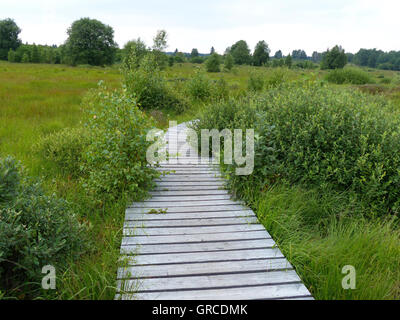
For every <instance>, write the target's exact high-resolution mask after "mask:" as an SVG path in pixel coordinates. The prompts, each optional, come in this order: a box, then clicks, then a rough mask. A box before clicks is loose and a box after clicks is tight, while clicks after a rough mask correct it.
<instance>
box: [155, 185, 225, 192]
mask: <svg viewBox="0 0 400 320" xmlns="http://www.w3.org/2000/svg"><path fill="white" fill-rule="evenodd" d="M211 190H219V191H226V190H225V188H224V185H223V184H215V185H199V186H197V185H192V186H188V185H186V186H182V185H176V184H173V185H168V184H165V185H164V186H158V187H156V188H155V189H154V192H164V191H171V192H172V191H182V192H189V191H211Z"/></svg>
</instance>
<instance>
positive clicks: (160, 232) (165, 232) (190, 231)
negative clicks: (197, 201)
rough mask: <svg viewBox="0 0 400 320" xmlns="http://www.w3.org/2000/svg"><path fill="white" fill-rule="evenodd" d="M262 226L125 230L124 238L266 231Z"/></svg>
mask: <svg viewBox="0 0 400 320" xmlns="http://www.w3.org/2000/svg"><path fill="white" fill-rule="evenodd" d="M264 230H265V228H264V227H263V226H262V225H261V224H252V225H246V224H239V225H233V226H203V227H178V228H124V231H123V233H124V236H135V237H136V236H155V237H158V236H172V235H194V234H209V233H230V232H249V231H264Z"/></svg>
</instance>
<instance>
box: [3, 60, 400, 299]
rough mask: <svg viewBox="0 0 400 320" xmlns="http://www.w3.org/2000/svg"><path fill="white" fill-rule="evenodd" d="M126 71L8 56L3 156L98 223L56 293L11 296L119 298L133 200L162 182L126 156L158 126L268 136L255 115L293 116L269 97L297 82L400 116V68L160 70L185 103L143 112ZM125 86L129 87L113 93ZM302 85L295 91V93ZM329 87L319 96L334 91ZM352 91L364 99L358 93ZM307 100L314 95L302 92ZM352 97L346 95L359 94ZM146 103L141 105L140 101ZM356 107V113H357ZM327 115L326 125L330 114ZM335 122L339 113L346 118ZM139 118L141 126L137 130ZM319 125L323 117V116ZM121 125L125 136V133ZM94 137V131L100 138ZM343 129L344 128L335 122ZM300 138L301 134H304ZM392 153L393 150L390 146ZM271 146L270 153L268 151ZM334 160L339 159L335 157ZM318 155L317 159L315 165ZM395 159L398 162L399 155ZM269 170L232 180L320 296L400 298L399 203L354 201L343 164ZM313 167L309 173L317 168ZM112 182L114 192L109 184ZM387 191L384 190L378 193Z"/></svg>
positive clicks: (85, 219) (26, 290)
mask: <svg viewBox="0 0 400 320" xmlns="http://www.w3.org/2000/svg"><path fill="white" fill-rule="evenodd" d="M119 67H120V66H112V67H106V68H101V67H88V66H78V67H68V66H64V65H46V64H40V65H39V64H14V63H8V62H0V158H4V157H6V156H8V155H11V156H13V157H14V158H15V159H17V160H18V161H21V163H22V165H23V166H24V167H25V170H26V172H27V174H28V175H29V176H32V177H34V178H37V179H40V180H41V181H42V183H43V187H44V189H45V192H46V193H48V194H52V193H54V194H56V195H57V197H60V198H64V199H66V200H67V201H69V203H70V204H71V207H72V210H73V211H74V212H75V213H77V218H78V220H79V222H80V223H82V224H84V225H86V226H87V231H86V233H87V235H88V238H90V239H91V241H90V243H91V244H90V248H89V249H88V250H85V251H83V252H82V253H81V254H80V256H79V257H78V258H76V257H75V258H73V259H72V258H71V260H68V263H67V266H63V267H62V268H61V270H62V272H60V273H58V274H57V276H58V278H57V281H58V282H57V291H56V292H45V291H42V290H38V289H32V286H26V287H25V286H18V287H16V288H11V289H9V290H8V291H7V292H2V290H1V288H0V297H1V296H2V295H4V297H6V298H10V299H13V298H17V299H24V298H32V297H33V298H39V299H40V298H44V299H113V298H114V294H115V287H114V286H115V275H116V271H117V265H118V258H119V246H120V241H121V237H122V224H123V219H124V209H125V206H126V203H127V202H128V201H130V200H131V199H132V198H134V199H140V198H143V197H145V192H144V193H143V192H142V191H145V190H148V189H149V188H150V184H149V181H147V179H148V178H146V177H143V176H142V175H141V173H140V172H138V171H137V170H132V171H131V172H130V173H129V174H126V171H123V170H122V168H124V170H125V168H127V167H128V168H130V162H128V161H131V160H129V159H128V158H129V157H128V156H127V157H126V158H123V157H122V156H121V157H120V155H121V154H125V153H126V154H127V155H128V154H131V153H132V152H135V151H136V152H137V150H139V153H140V151H141V150H142V151H143V150H145V145H144V144H142V142H140V141H136V140H135V137H140V136H142V135H143V134H144V133H145V129H146V130H147V128H151V127H153V126H157V127H161V128H165V127H166V126H167V125H168V121H169V120H177V121H178V122H183V121H187V120H192V119H197V118H200V120H201V121H200V126H203V127H210V126H212V127H213V128H214V127H216V128H220V127H221V126H223V125H231V126H234V125H236V124H237V123H235V122H234V121H239V123H240V124H241V125H243V123H246V124H247V125H248V127H256V128H258V129H260V130H261V131H262V132H263V134H266V132H268V128H266V127H263V126H262V125H260V124H256V121H255V118H257V117H255V118H251V116H252V115H253V111H254V110H256V111H257V112H259V114H264V113H265V114H267V112H266V110H270V112H271V113H270V114H271V116H276V118H274V119H275V120H277V121H278V120H279V121H282V123H284V122H285V121H287V118H284V114H283V113H279V110H276V109H274V108H273V107H271V106H268V108H270V109H265V108H266V107H265V105H267V103H264V102H263V101H266V100H263V99H267V98H268V93H270V94H271V95H272V96H271V98H272V100H273V99H277V100H276V101H277V103H276V105H277V106H279V101H285V100H284V99H281V98H279V99H278V98H277V97H279V95H282V94H285V95H284V96H290V94H287V93H288V91H282V92H281V91H279V90H288V89H285V85H290V84H292V85H294V86H295V87H296V88H303V87H304V88H305V89H304V90H309V89H307V88H308V86H313V85H316V86H320V87H324V88H328V89H327V90H338V91H332V93H331V94H332V95H331V96H329V97H331V99H336V98H332V96H333V97H335V96H336V93H338V97H341V94H342V93H341V92H342V91H341V90H349V92H357V94H358V93H359V92H361V93H360V94H361V95H362V98H360V101H362V102H364V101H368V100H371V99H372V100H373V99H375V98H377V99H381V100H379V103H378V102H377V104H376V107H380V106H382V105H384V104H385V103H386V102H383V101H387V102H388V103H389V104H390V106H389V107H387V108H386V107H385V110H384V113H385V117H386V116H389V117H393V118H396V119H397V117H399V114H398V110H400V74H399V72H395V71H383V70H376V69H368V68H359V67H355V66H352V67H346V68H345V70H346V71H345V72H346V73H345V74H337V75H332V74H331V73H332V72H331V71H325V70H319V69H310V70H308V69H300V68H293V69H286V68H265V67H254V66H235V67H234V68H233V70H231V71H223V72H220V73H206V72H205V71H204V66H203V65H199V64H192V63H176V64H175V65H174V66H172V67H167V68H166V69H165V70H163V71H162V72H161V73H160V75H161V76H160V77H162V78H160V79H163V80H162V81H165V87H163V88H161V89H160V88H157V90H159V91H157V93H158V94H159V92H161V95H163V94H165V93H164V91H162V90H167V92H168V94H169V93H171V95H172V96H173V98H174V99H175V98H176V99H180V100H182V101H183V102H182V105H183V106H184V107H183V109H182V110H179V111H177V110H174V108H169V107H164V106H160V107H157V108H154V109H153V108H141V111H139V108H137V103H136V100H134V99H133V98H131V97H130V96H129V95H128V94H127V93H126V92H125V91H124V90H123V89H121V87H122V86H121V82H123V72H122V73H121V72H120V69H119ZM355 70H356V71H355ZM147 76H149V77H151V76H152V75H148V74H145V73H144V77H143V78H140V79H137V78H132V80H131V81H132V83H133V85H132V88H131V89H129V88H128V89H127V90H132V91H134V92H136V91H137V92H139V89H140V88H142V87H140V85H142V84H143V83H146V82H143V81H144V80H147V78H146V77H147ZM143 79H144V80H143ZM101 80H102V81H103V83H104V85H105V86H106V87H104V88H98V86H97V84H98V83H99V81H101ZM139 80H140V81H142V82H140V81H139ZM160 81H161V80H160ZM149 83H150V82H149ZM96 88H98V89H96ZM165 88H166V89H165ZM280 88H283V89H280ZM114 89H117V90H116V91H114V93H111V92H113V90H114ZM160 90H161V91H160ZM274 90H276V91H274ZM322 90H325V89H322ZM295 91H296V90H295V89H293V90H292V91H290V92H295ZM305 92H306V93H307V92H308V91H305ZM324 92H325V91H323V92H322V93H321V96H317V97H320V98H321V97H323V95H324V94H325V93H324ZM329 92H330V91H329ZM263 95H266V96H263ZM348 95H349V96H351V97H353V95H352V93H348ZM141 97H142V96H140V95H139V97H138V101H141V100H140V98H141ZM299 97H304V95H302V93H299ZM343 97H344V100H346V99H345V98H346V97H348V96H346V95H345V96H343ZM356 98H357V97H356ZM356 98H354V99H356ZM171 99H172V98H171ZM249 99H250V100H249ZM363 99H364V100H363ZM322 100H323V99H322V98H321V101H322ZM330 101H337V100H330ZM286 102H287V105H290V104H291V101H290V100H287V101H286ZM138 105H139V107H141V106H140V103H138ZM299 105H301V101H300V102H296V103H295V104H294V105H293V108H294V109H293V110H289V111H290V112H295V110H297V109H295V108H296V107H297V106H299ZM132 106H135V108H133V107H132ZM281 107H282V108H283V107H286V105H281ZM358 107H360V108H361V107H362V106H358V105H357V103H355V104H354V106H353V105H352V108H358ZM235 108H236V109H235ZM310 108H311V105H310ZM346 108H347V106H346ZM371 108H373V106H372V107H371ZM221 110H222V111H221ZM240 110H242V111H240ZM346 110H347V109H346ZM351 110H353V109H351ZM88 112H89V115H88ZM90 112H92V113H90ZM113 112H115V115H114V114H113ZM219 112H222V114H223V117H221V118H218V114H220V113H219ZM142 113H143V114H142ZM254 114H255V113H254ZM349 114H351V115H353V113H351V112H350V113H349ZM265 117H266V118H265V119H266V121H267V120H268V121H271V119H269V118H268V115H266V116H265ZM321 117H322V116H321ZM126 119H130V120H131V123H129V124H126V121H125V120H126ZM232 119H233V120H232ZM321 119H323V120H324V121H325V120H326V119H325V118H323V117H322V118H321ZM332 119H335V117H334V115H332ZM344 119H346V117H345V116H344ZM328 120H329V119H328ZM328 120H327V121H328ZM240 121H243V122H240ZM321 121H322V120H321ZM132 123H137V126H135V125H133V124H132ZM266 123H267V122H266ZM295 123H296V126H298V127H300V126H301V125H302V122H301V119H300V120H298V121H297V122H295ZM324 124H327V122H324ZM318 125H320V124H319V123H316V126H318ZM346 125H347V123H346ZM124 126H125V127H124ZM139 126H140V128H139ZM116 128H118V129H120V132H117V133H116V132H115V131H116ZM346 128H347V127H346ZM74 130H75V131H74ZM117 131H119V130H117ZM91 132H94V136H92V134H91ZM121 132H122V133H123V134H122V137H121ZM332 132H333V133H335V134H336V131H335V130H334V129H332ZM295 133H296V132H294V131H293V132H291V134H293V136H294V134H295ZM301 134H303V135H304V141H309V140H310V137H307V136H306V134H305V133H302V132H299V133H298V135H301ZM371 135H372V134H371ZM280 137H281V138H280V139H281V140H279V139H278V140H276V142H277V143H281V142H282V141H283V142H282V144H283V143H287V144H288V145H289V143H288V142H285V141H284V139H283V138H282V137H284V134H281V136H280ZM307 139H308V140H307ZM326 139H328V138H326ZM127 140H128V141H134V140H135V143H137V144H136V145H135V146H134V149H133V150H130V149H129V146H127V145H125V143H126V141H127ZM294 140H296V139H294ZM109 141H119V142H121V143H120V145H122V146H123V147H121V149H115V145H112V144H111V143H110V142H109ZM264 142H265V145H267V144H268V140H265V141H264ZM296 143H298V147H299V148H300V147H302V146H303V145H302V143H303V142H302V141H301V140H296ZM118 145H119V144H118ZM346 146H347V145H346ZM350 146H351V145H350ZM347 147H348V146H347ZM122 148H123V149H122ZM388 148H389V149H390V145H388ZM305 149H306V148H305ZM49 150H50V151H51V152H49ZM99 150H107V151H108V152H110V154H111V155H114V156H115V155H118V157H120V158H118V161H117V162H115V163H114V162H111V158H113V157H112V156H110V155H108V154H102V153H101V152H100V151H99ZM260 150H262V152H266V151H265V150H264V149H260ZM339 151H340V150H339ZM388 154H389V155H391V153H390V152H389V153H386V154H385V155H388ZM267 155H268V154H267ZM332 155H335V156H336V154H334V153H332ZM274 156H275V155H274ZM311 156H314V154H311V155H310V158H309V159H307V161H308V160H310V159H311ZM393 158H394V159H397V158H395V157H394V156H393ZM299 159H300V158H299ZM135 161H139V160H135ZM140 161H142V160H140ZM276 161H277V162H276V163H277V168H278V167H279V166H281V165H282V163H285V164H288V163H289V162H284V161H289V160H288V159H286V158H284V157H282V155H279V157H278V158H277V159H276ZM396 161H397V160H396ZM338 163H340V161H339V160H338ZM394 163H397V162H394ZM101 164H106V165H110V167H111V166H112V168H113V169H112V170H107V168H110V167H104V168H103V170H100V169H98V167H101ZM257 166H258V167H260V168H258V169H259V170H260V171H257V173H258V177H263V178H264V177H265V179H264V180H261V181H259V180H257V179H255V180H253V178H254V177H250V178H248V179H247V180H246V179H243V180H240V179H235V178H233V177H232V176H230V175H229V170H230V168H224V169H225V171H226V172H227V177H228V178H230V179H231V183H230V186H231V189H232V191H233V192H234V193H235V194H236V195H237V196H238V197H241V198H242V199H244V200H245V201H246V202H247V203H248V204H249V205H250V206H251V207H252V208H254V210H255V211H256V213H257V214H258V216H259V218H260V221H261V222H262V223H263V224H264V225H265V226H266V227H267V229H268V230H269V232H270V233H271V234H272V236H273V237H274V239H275V240H276V242H277V244H278V245H279V246H280V248H281V250H282V251H283V252H284V254H285V255H286V256H287V257H288V259H289V261H290V262H291V263H292V264H293V265H294V267H295V268H296V270H297V271H298V273H299V275H300V276H301V278H302V280H303V281H304V282H305V284H306V285H307V286H308V288H309V289H310V290H311V292H312V294H313V295H314V296H315V298H317V299H398V298H399V297H400V291H399V283H400V272H399V268H398V266H399V265H398V261H400V231H399V228H398V219H397V218H396V217H398V213H397V211H396V210H397V207H395V206H394V205H393V208H390V210H389V209H388V210H386V211H385V209H384V206H385V205H386V203H384V202H379V201H377V202H376V203H377V205H376V208H373V209H371V207H370V206H368V204H369V203H370V202H371V203H372V200H376V198H374V197H371V198H366V199H360V198H358V196H356V195H357V194H358V193H357V192H359V191H358V190H355V191H354V197H353V198H351V197H349V196H348V194H347V193H348V190H346V188H348V186H349V185H343V186H342V185H340V187H338V188H336V185H335V182H334V181H333V180H332V179H331V178H330V177H331V176H332V175H333V173H332V172H331V171H329V173H327V177H329V178H326V180H323V181H322V180H312V179H310V180H301V179H297V180H291V178H290V177H289V178H288V176H284V174H285V173H286V172H283V171H279V170H278V169H277V171H276V172H272V173H271V172H269V171H268V169H266V168H267V164H265V163H264V162H263V161H262V160H261V161H260V162H258V164H257ZM279 168H280V167H279ZM288 168H292V171H290V173H291V177H293V176H295V175H296V174H298V175H302V174H304V173H305V172H306V173H307V171H305V172H301V171H297V167H296V166H293V167H289V166H288ZM302 168H305V164H304V166H303V167H302ZM308 169H310V168H308ZM313 169H314V168H313ZM263 170H264V171H263ZM327 170H328V169H327ZM329 170H330V169H329ZM360 170H364V172H366V174H367V173H368V172H369V171H368V168H367V167H362V168H361V169H360ZM108 171H111V173H110V176H109V175H107V174H106V172H108ZM344 171H346V170H344ZM122 172H123V174H122ZM129 175H132V179H130V180H129V179H128V178H127V176H129ZM372 175H373V174H371V176H372ZM310 176H311V173H310ZM115 177H119V178H118V179H119V180H121V183H120V184H121V185H117V186H115V185H114V184H113V181H114V179H115ZM149 177H151V174H150V173H149ZM366 178H368V176H366ZM124 179H127V180H126V181H125V180H124ZM330 179H331V180H330ZM396 179H397V177H396ZM111 180H113V181H111ZM132 180H133V182H132ZM135 181H136V182H137V181H141V183H142V184H140V183H139V186H137V185H135V183H134V182H135ZM396 181H397V180H396ZM109 182H110V183H109ZM373 182H374V181H372V182H371V185H372V184H373ZM102 183H104V185H105V187H109V189H102V186H101V184H102ZM321 186H323V187H321ZM380 186H381V185H378V189H379V187H380ZM385 186H386V185H385ZM371 188H372V187H371ZM369 190H370V189H368V190H367V191H369ZM388 190H389V191H390V190H391V189H388ZM105 194H107V197H106V196H104V199H103V198H101V197H100V198H101V199H100V200H101V201H99V195H105ZM379 199H381V198H379ZM385 199H386V198H385ZM0 200H1V198H0ZM0 202H1V201H0ZM375 209H383V211H384V212H383V213H382V212H380V213H379V214H375V213H376V212H377V211H379V210H375ZM388 212H390V214H387V213H388ZM389 216H390V217H389ZM388 217H389V218H388ZM346 264H350V265H355V267H356V269H357V271H358V274H359V282H358V283H359V286H358V287H357V290H354V291H344V290H343V289H342V288H341V285H340V279H341V278H342V274H341V272H340V271H341V267H342V266H343V265H346ZM33 287H35V286H33Z"/></svg>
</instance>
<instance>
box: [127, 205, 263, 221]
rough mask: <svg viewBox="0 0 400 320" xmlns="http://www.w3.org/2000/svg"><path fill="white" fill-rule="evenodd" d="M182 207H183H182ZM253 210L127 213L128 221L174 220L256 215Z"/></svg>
mask: <svg viewBox="0 0 400 320" xmlns="http://www.w3.org/2000/svg"><path fill="white" fill-rule="evenodd" d="M180 209H181V208H180ZM254 216H255V215H254V212H253V211H251V210H237V211H210V212H207V211H205V212H198V214H193V212H175V213H174V212H168V213H167V214H148V213H132V212H127V213H126V214H125V220H126V221H154V220H161V221H172V220H193V219H227V218H235V217H254Z"/></svg>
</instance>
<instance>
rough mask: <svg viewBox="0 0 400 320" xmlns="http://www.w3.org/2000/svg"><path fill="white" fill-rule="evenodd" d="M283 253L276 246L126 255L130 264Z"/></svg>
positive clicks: (269, 256) (266, 256)
mask: <svg viewBox="0 0 400 320" xmlns="http://www.w3.org/2000/svg"><path fill="white" fill-rule="evenodd" d="M283 257H284V256H283V254H282V253H281V252H280V251H279V249H276V248H269V249H246V250H229V251H217V252H195V253H168V254H145V255H137V256H128V257H126V260H125V261H126V262H127V263H128V265H149V264H177V263H195V262H207V261H212V262H216V261H235V263H236V262H237V261H244V260H254V259H273V258H283Z"/></svg>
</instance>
